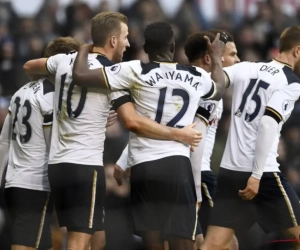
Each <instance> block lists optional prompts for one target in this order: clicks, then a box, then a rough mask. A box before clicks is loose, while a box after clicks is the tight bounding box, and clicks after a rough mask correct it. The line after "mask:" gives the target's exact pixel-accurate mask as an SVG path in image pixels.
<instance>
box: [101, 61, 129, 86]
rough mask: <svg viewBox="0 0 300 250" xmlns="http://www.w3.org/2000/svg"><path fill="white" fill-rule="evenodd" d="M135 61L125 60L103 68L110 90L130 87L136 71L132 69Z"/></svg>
mask: <svg viewBox="0 0 300 250" xmlns="http://www.w3.org/2000/svg"><path fill="white" fill-rule="evenodd" d="M133 62H134V61H131V62H123V63H119V64H115V65H113V66H109V67H103V68H102V70H103V74H104V77H105V81H106V85H107V87H108V88H109V89H110V90H124V89H130V87H131V84H132V83H133V82H134V78H135V73H134V72H133V69H132V66H133V65H132V63H133Z"/></svg>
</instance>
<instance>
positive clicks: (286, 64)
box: [273, 58, 293, 69]
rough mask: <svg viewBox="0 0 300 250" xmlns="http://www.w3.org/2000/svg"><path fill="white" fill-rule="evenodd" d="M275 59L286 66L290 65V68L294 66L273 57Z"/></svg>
mask: <svg viewBox="0 0 300 250" xmlns="http://www.w3.org/2000/svg"><path fill="white" fill-rule="evenodd" d="M273 60H274V61H276V62H278V63H281V64H284V65H285V66H287V67H289V68H291V69H293V68H292V65H290V64H288V63H285V62H282V61H279V60H277V59H275V58H273Z"/></svg>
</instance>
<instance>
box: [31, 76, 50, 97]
mask: <svg viewBox="0 0 300 250" xmlns="http://www.w3.org/2000/svg"><path fill="white" fill-rule="evenodd" d="M27 88H28V89H29V90H30V93H31V94H32V95H34V96H35V97H34V98H36V99H37V100H41V99H44V98H48V94H54V91H55V87H54V84H53V83H52V82H51V81H50V80H49V79H47V78H41V79H39V80H37V81H34V82H30V83H28V85H27Z"/></svg>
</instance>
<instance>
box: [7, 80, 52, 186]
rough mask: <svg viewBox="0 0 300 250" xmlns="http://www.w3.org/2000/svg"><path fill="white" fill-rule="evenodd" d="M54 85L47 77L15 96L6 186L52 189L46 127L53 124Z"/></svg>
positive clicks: (11, 104)
mask: <svg viewBox="0 0 300 250" xmlns="http://www.w3.org/2000/svg"><path fill="white" fill-rule="evenodd" d="M53 94H54V85H53V84H52V83H51V82H50V81H49V80H47V79H40V80H38V81H33V82H29V83H28V84H26V85H25V86H23V87H22V88H20V89H19V90H18V91H17V92H16V93H15V94H14V95H13V97H12V99H11V102H10V107H9V112H10V114H11V117H12V130H11V131H12V134H11V136H12V140H11V144H10V149H9V160H8V169H7V175H6V187H21V188H29V189H35V190H44V191H50V188H49V182H48V173H47V171H48V167H47V166H48V156H49V149H48V148H47V145H46V141H45V136H44V130H43V126H48V125H51V124H52V117H53V115H52V113H53Z"/></svg>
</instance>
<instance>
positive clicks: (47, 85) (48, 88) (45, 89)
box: [40, 78, 55, 95]
mask: <svg viewBox="0 0 300 250" xmlns="http://www.w3.org/2000/svg"><path fill="white" fill-rule="evenodd" d="M40 85H41V86H42V91H41V94H42V95H47V94H48V93H52V92H54V91H55V87H54V84H53V83H52V82H51V81H50V80H49V79H47V78H44V79H40Z"/></svg>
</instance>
